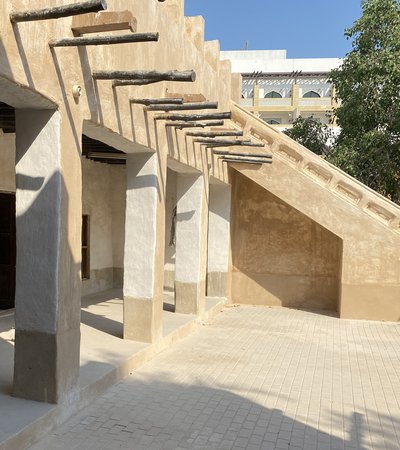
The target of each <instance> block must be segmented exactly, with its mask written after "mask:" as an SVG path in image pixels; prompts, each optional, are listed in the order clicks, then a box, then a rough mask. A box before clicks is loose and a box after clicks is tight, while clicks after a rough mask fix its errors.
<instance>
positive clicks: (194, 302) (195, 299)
mask: <svg viewBox="0 0 400 450" xmlns="http://www.w3.org/2000/svg"><path fill="white" fill-rule="evenodd" d="M204 285H205V283H204V282H203V283H182V282H180V281H175V312H176V313H179V314H201V313H202V312H204V309H205V293H204V288H203V287H202V286H204Z"/></svg>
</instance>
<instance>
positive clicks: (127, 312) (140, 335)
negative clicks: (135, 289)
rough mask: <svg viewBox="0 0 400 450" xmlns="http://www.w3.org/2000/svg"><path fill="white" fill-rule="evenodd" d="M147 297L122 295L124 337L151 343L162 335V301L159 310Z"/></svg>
mask: <svg viewBox="0 0 400 450" xmlns="http://www.w3.org/2000/svg"><path fill="white" fill-rule="evenodd" d="M154 304H155V301H154V300H153V299H148V298H134V297H124V339H129V340H131V341H140V342H148V343H153V342H156V341H157V340H159V339H161V337H162V302H161V306H160V308H158V309H159V311H158V312H157V311H156V309H155V307H154Z"/></svg>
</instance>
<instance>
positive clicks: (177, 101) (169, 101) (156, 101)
mask: <svg viewBox="0 0 400 450" xmlns="http://www.w3.org/2000/svg"><path fill="white" fill-rule="evenodd" d="M129 101H130V102H131V103H137V104H139V105H146V106H149V105H164V104H165V105H181V104H182V103H183V98H131V99H129Z"/></svg>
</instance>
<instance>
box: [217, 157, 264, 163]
mask: <svg viewBox="0 0 400 450" xmlns="http://www.w3.org/2000/svg"><path fill="white" fill-rule="evenodd" d="M219 159H221V160H222V161H224V162H232V163H246V164H272V160H271V159H256V158H251V159H250V158H239V157H236V158H233V157H227V156H220V157H219Z"/></svg>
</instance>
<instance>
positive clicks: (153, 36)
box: [49, 33, 160, 47]
mask: <svg viewBox="0 0 400 450" xmlns="http://www.w3.org/2000/svg"><path fill="white" fill-rule="evenodd" d="M159 37H160V35H159V33H133V34H122V35H120V36H91V37H75V38H65V39H53V40H52V41H50V42H49V46H50V47H83V46H88V45H115V44H129V43H135V42H157V41H158V39H159Z"/></svg>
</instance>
